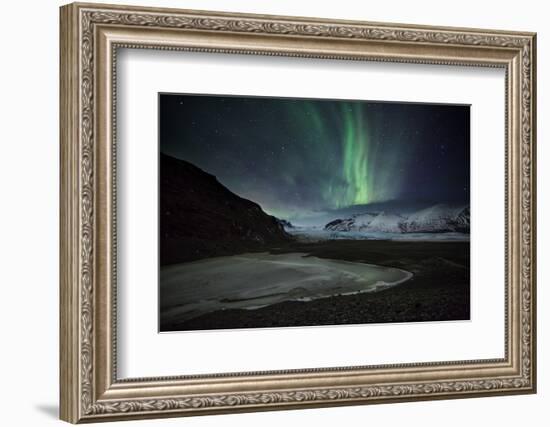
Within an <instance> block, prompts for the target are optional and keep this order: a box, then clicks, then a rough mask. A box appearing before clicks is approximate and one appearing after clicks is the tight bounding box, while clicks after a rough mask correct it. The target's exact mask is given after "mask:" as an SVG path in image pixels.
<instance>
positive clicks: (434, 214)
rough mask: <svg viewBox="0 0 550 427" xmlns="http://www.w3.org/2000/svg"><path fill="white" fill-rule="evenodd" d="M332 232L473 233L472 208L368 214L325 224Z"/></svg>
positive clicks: (432, 208) (431, 207) (443, 206)
mask: <svg viewBox="0 0 550 427" xmlns="http://www.w3.org/2000/svg"><path fill="white" fill-rule="evenodd" d="M325 230H329V231H343V232H346V231H350V232H351V231H354V232H357V231H360V232H365V233H368V232H372V233H380V232H382V233H447V232H459V233H469V232H470V207H469V206H458V207H456V206H450V205H446V204H437V205H433V206H430V207H428V208H425V209H421V210H418V211H415V212H412V213H407V214H399V213H389V212H365V213H360V214H354V215H352V216H351V217H349V218H343V219H335V220H334V221H331V222H329V223H328V224H326V225H325Z"/></svg>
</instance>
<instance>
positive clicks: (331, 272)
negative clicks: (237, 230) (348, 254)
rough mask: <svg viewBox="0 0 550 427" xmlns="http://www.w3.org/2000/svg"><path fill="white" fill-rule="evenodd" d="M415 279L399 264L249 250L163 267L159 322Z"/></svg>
mask: <svg viewBox="0 0 550 427" xmlns="http://www.w3.org/2000/svg"><path fill="white" fill-rule="evenodd" d="M411 277H412V273H410V272H408V271H405V270H400V269H397V268H391V267H383V266H378V265H371V264H366V263H362V262H349V261H341V260H333V259H324V258H317V257H313V256H308V254H306V253H289V254H281V255H273V254H269V253H250V254H242V255H234V256H226V257H217V258H209V259H204V260H200V261H195V262H190V263H184V264H177V265H171V266H168V267H163V268H161V271H160V295H159V297H160V318H161V324H168V323H172V322H174V321H177V322H181V321H185V320H188V319H191V318H194V317H197V316H200V315H202V314H205V313H209V312H213V311H218V310H225V309H234V308H238V309H255V308H260V307H264V306H267V305H272V304H276V303H278V302H282V301H290V300H294V301H296V300H297V301H309V300H313V299H317V298H323V297H329V296H334V295H346V294H347V295H349V294H355V293H361V292H375V291H377V290H380V289H384V288H387V287H389V286H395V285H397V284H399V283H402V282H404V281H406V280H408V279H410V278H411Z"/></svg>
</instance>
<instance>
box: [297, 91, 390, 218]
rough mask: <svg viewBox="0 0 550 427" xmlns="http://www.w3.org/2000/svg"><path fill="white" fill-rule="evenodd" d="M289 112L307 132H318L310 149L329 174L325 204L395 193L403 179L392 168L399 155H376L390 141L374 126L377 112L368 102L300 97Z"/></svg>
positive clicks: (380, 198) (364, 200)
mask: <svg viewBox="0 0 550 427" xmlns="http://www.w3.org/2000/svg"><path fill="white" fill-rule="evenodd" d="M290 113H291V114H292V115H293V117H295V118H300V122H301V123H300V128H301V130H302V132H303V131H304V129H310V130H311V129H312V130H313V132H314V135H315V138H314V140H313V143H314V146H310V147H309V148H310V149H311V150H315V151H316V152H317V154H316V156H317V157H318V158H319V165H318V166H319V167H321V168H323V169H325V171H324V172H325V173H324V174H322V176H324V177H326V178H327V179H325V180H323V182H320V184H321V187H322V196H323V199H324V202H325V205H326V208H329V209H338V208H343V207H348V206H353V205H365V204H368V203H372V202H380V201H385V200H390V199H391V198H392V197H394V196H395V195H396V191H397V189H398V188H399V182H398V181H399V180H398V179H396V178H397V176H396V174H393V178H394V179H392V174H391V172H390V171H391V168H392V167H393V165H394V164H395V162H396V160H395V156H387V155H386V156H384V157H385V158H384V159H377V157H378V151H379V150H378V148H379V146H380V144H382V143H385V142H386V141H383V137H381V136H380V135H378V134H377V132H376V127H375V126H374V125H372V126H369V115H373V113H371V112H369V111H368V105H367V104H365V103H362V102H353V101H342V102H332V103H331V104H330V105H323V103H319V102H311V101H301V102H300V103H299V104H296V105H295V106H294V108H292V109H291V111H290ZM373 121H374V120H373ZM385 151H387V150H385ZM392 157H393V158H392ZM378 160H383V165H379V164H377V163H376V162H377V161H378Z"/></svg>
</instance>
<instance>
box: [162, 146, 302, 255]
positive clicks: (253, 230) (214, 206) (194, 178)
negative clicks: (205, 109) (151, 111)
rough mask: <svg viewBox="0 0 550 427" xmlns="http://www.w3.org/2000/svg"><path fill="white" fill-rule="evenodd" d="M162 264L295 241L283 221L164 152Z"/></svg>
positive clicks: (188, 164) (229, 253) (213, 177)
mask: <svg viewBox="0 0 550 427" xmlns="http://www.w3.org/2000/svg"><path fill="white" fill-rule="evenodd" d="M159 216H160V264H161V265H167V264H175V263H180V262H187V261H193V260H198V259H201V258H207V257H212V256H222V255H233V254H236V253H241V252H246V251H249V250H258V249H262V248H264V247H269V245H274V244H278V243H282V242H286V241H288V240H290V239H291V237H290V235H289V234H287V233H286V232H285V230H284V226H283V223H282V222H281V221H280V220H279V219H277V218H275V217H274V216H271V215H268V214H266V213H265V212H264V211H263V210H262V208H261V207H260V206H259V205H258V204H257V203H254V202H252V201H250V200H247V199H243V198H242V197H239V196H237V195H236V194H235V193H233V192H231V191H230V190H228V189H227V188H226V187H224V186H223V185H222V184H221V183H220V182H219V181H218V180H217V178H216V177H215V176H214V175H210V174H209V173H207V172H205V171H203V170H202V169H199V168H198V167H196V166H194V165H193V164H191V163H189V162H186V161H184V160H180V159H176V158H173V157H170V156H167V155H165V154H162V153H161V155H160V212H159Z"/></svg>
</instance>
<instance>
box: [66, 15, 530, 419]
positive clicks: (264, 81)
mask: <svg viewBox="0 0 550 427" xmlns="http://www.w3.org/2000/svg"><path fill="white" fill-rule="evenodd" d="M60 51H61V85H60V87H61V94H60V96H61V98H60V99H61V112H60V122H61V124H60V134H61V165H62V171H61V240H60V241H61V283H60V286H61V288H60V294H61V304H60V305H61V313H60V316H61V319H60V324H61V334H60V336H61V349H60V350H61V351H60V372H61V378H60V384H61V411H60V412H61V418H62V419H63V420H65V421H69V422H72V423H79V422H93V421H112V420H124V419H130V418H154V417H170V416H185V415H201V414H215V413H227V412H242V411H259V410H275V409H285V408H289V409H290V408H307V407H319V406H330V405H352V404H369V403H386V402H400V401H411V400H429V399H443V398H462V397H479V396H488V395H497V394H520V393H534V392H535V390H536V339H535V338H536V335H535V326H536V321H535V320H536V319H535V314H536V312H535V290H536V289H535V278H536V270H535V268H536V263H535V261H536V259H535V246H536V245H535V236H536V222H535V213H536V199H535V187H536V183H535V176H536V174H535V131H536V126H535V123H536V117H535V105H536V103H535V82H536V76H535V71H536V66H535V64H536V63H535V59H536V46H535V34H533V33H519V32H510V31H496V30H479V29H462V28H438V27H423V26H412V25H402V24H381V23H369V22H353V21H330V20H322V19H313V18H296V17H281V16H262V15H243V14H230V13H218V12H203V11H200V12H199V11H188V10H174V9H158V8H142V7H129V6H110V5H94V4H71V5H67V6H63V7H62V8H61V49H60Z"/></svg>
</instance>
